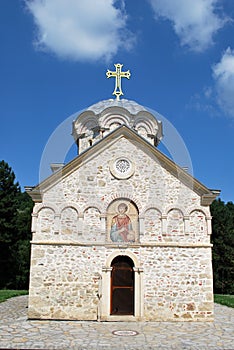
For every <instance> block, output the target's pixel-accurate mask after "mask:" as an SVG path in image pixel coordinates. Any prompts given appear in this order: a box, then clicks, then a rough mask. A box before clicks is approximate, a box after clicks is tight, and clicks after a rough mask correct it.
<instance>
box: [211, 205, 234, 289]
mask: <svg viewBox="0 0 234 350" xmlns="http://www.w3.org/2000/svg"><path fill="white" fill-rule="evenodd" d="M211 215H212V216H213V219H212V243H213V273H214V291H215V293H217V294H233V293H234V282H233V281H234V204H233V203H232V202H228V203H227V204H225V203H224V202H223V201H221V200H220V199H218V200H216V201H214V202H213V203H212V205H211Z"/></svg>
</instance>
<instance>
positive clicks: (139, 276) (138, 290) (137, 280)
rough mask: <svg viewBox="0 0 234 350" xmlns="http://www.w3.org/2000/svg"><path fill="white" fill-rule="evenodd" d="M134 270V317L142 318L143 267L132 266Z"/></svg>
mask: <svg viewBox="0 0 234 350" xmlns="http://www.w3.org/2000/svg"><path fill="white" fill-rule="evenodd" d="M133 271H134V292H135V296H134V299H135V300H134V304H135V310H134V311H135V317H138V318H142V317H143V313H144V297H143V286H142V283H143V268H142V267H133Z"/></svg>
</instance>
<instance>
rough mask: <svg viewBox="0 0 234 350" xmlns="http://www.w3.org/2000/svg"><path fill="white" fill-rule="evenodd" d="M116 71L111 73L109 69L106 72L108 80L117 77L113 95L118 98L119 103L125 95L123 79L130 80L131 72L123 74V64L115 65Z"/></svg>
mask: <svg viewBox="0 0 234 350" xmlns="http://www.w3.org/2000/svg"><path fill="white" fill-rule="evenodd" d="M114 66H115V68H116V71H115V72H111V71H110V70H109V69H108V70H107V72H106V76H107V78H111V77H115V90H114V92H113V94H112V95H115V96H116V99H117V101H119V100H120V96H121V95H123V91H122V89H121V78H128V79H129V78H130V76H131V73H130V71H129V70H128V71H126V72H122V71H121V69H122V67H123V64H120V63H116V64H115V65H114Z"/></svg>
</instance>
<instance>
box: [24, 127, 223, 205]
mask: <svg viewBox="0 0 234 350" xmlns="http://www.w3.org/2000/svg"><path fill="white" fill-rule="evenodd" d="M122 137H125V138H126V139H128V140H129V141H130V142H133V143H137V145H138V147H141V149H142V150H143V151H144V152H145V153H147V154H148V155H152V156H155V157H156V158H157V160H158V161H159V163H160V165H161V166H162V167H164V168H165V169H166V170H167V171H169V172H170V174H172V175H173V176H175V177H176V178H177V179H179V180H180V181H181V182H182V183H183V184H184V185H186V186H187V187H189V188H191V189H192V190H193V191H194V192H195V193H197V194H198V195H199V196H200V197H201V205H210V204H211V203H212V201H213V200H214V199H215V198H216V197H217V195H218V194H219V193H220V191H218V190H209V189H208V188H207V187H206V186H204V185H203V184H202V183H201V182H199V181H198V180H197V179H195V178H194V177H193V176H191V175H190V174H189V173H187V172H186V171H185V170H184V169H183V168H181V167H180V166H179V165H177V164H176V163H175V162H173V161H172V160H171V159H170V158H168V157H167V156H166V155H164V154H163V153H162V152H160V151H159V150H158V149H157V148H155V147H154V146H152V145H151V144H150V143H149V142H148V141H147V140H145V139H144V138H143V137H141V136H140V135H139V134H138V133H136V132H135V131H134V130H132V129H130V128H129V127H128V126H126V125H121V126H119V127H118V128H117V129H115V130H113V131H112V132H111V133H109V134H108V135H107V136H106V137H104V138H103V139H102V140H100V141H98V142H97V143H95V144H94V145H93V146H91V147H90V148H88V149H87V150H85V151H84V152H83V153H81V154H80V155H78V156H77V157H76V158H74V159H73V160H71V161H70V162H69V163H67V164H66V165H65V166H64V167H62V168H61V169H60V170H58V171H56V172H55V173H53V174H52V175H50V176H49V177H47V178H46V179H45V180H43V181H42V182H41V183H40V184H38V185H37V186H35V187H25V190H26V192H27V193H28V194H29V195H30V196H31V197H32V199H33V200H34V201H35V202H41V201H42V198H41V194H42V193H43V192H45V191H46V190H48V189H49V188H51V187H52V186H54V185H55V184H56V183H58V182H59V181H61V180H62V179H64V178H65V177H67V176H69V175H70V174H71V173H72V172H74V171H75V170H77V169H78V168H79V167H80V166H82V164H84V162H85V163H86V162H88V161H89V159H91V158H93V157H95V155H96V154H99V153H100V152H101V151H103V150H105V149H106V148H109V147H110V146H111V145H112V144H113V143H115V142H116V141H117V140H118V139H120V138H122Z"/></svg>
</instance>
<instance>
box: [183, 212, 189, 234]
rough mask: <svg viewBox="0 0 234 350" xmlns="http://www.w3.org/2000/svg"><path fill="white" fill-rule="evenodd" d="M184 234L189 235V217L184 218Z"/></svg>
mask: <svg viewBox="0 0 234 350" xmlns="http://www.w3.org/2000/svg"><path fill="white" fill-rule="evenodd" d="M184 233H185V235H189V233H190V232H189V216H184Z"/></svg>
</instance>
